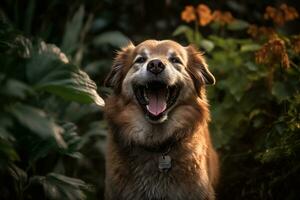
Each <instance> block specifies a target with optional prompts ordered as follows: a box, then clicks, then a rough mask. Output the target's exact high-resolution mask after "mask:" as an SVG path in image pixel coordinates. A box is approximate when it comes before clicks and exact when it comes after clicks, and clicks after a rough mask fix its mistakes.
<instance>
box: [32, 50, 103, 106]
mask: <svg viewBox="0 0 300 200" xmlns="http://www.w3.org/2000/svg"><path fill="white" fill-rule="evenodd" d="M45 48H46V49H45V50H43V51H42V52H41V53H38V54H35V55H34V56H33V57H32V58H31V59H30V62H29V63H28V64H27V68H26V69H27V71H26V72H27V76H28V79H29V81H30V83H31V84H33V86H34V87H35V88H36V89H37V90H44V91H47V92H50V93H52V94H55V95H58V96H61V97H63V98H65V99H68V100H73V101H77V102H81V103H96V104H97V105H99V106H103V105H104V101H103V99H102V98H101V97H100V96H99V95H98V94H97V91H96V89H97V86H96V84H95V83H94V82H93V81H92V80H91V79H90V78H89V76H88V75H87V74H86V73H85V72H84V71H82V70H80V69H79V68H78V67H76V66H75V65H73V64H70V63H64V62H62V61H61V60H59V59H57V56H55V55H56V54H57V50H56V49H54V51H55V52H54V53H53V52H52V51H51V49H53V48H52V46H50V47H49V48H50V49H49V48H48V47H45ZM58 55H60V54H59V53H58Z"/></svg>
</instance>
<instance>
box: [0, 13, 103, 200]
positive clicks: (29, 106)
mask: <svg viewBox="0 0 300 200" xmlns="http://www.w3.org/2000/svg"><path fill="white" fill-rule="evenodd" d="M0 27H1V29H0V44H1V54H0V61H1V70H0V82H1V84H0V85H1V86H0V96H1V98H0V102H1V106H0V110H1V112H0V113H1V114H0V154H1V157H0V176H1V187H0V191H1V199H32V198H43V197H44V198H47V199H65V198H66V199H86V194H87V193H86V192H91V191H92V188H91V187H90V186H89V185H88V184H87V183H86V182H85V181H83V180H80V179H78V178H77V177H76V172H74V173H67V170H66V169H68V168H69V164H68V163H65V160H66V159H71V160H73V162H82V153H81V152H80V150H81V149H82V147H83V146H84V145H85V144H86V143H87V141H86V140H87V139H88V137H90V136H89V135H88V134H87V135H82V136H81V135H79V134H78V130H77V126H76V125H75V124H74V122H72V121H71V120H69V119H67V118H66V114H65V112H66V110H67V109H68V108H69V107H70V106H71V105H73V104H75V105H78V104H76V103H68V102H67V101H66V100H68V101H74V102H80V103H87V104H91V103H94V105H91V106H89V107H90V108H91V109H92V111H93V112H95V111H99V106H103V105H104V102H103V100H102V98H101V97H100V96H99V95H98V94H97V91H96V84H95V83H94V82H93V81H92V80H91V79H90V78H89V76H88V75H87V74H86V73H85V72H84V71H82V70H80V69H79V68H78V67H77V66H75V65H73V64H71V63H70V62H69V60H68V59H67V57H66V56H65V55H64V54H63V53H62V52H61V51H60V49H59V48H58V47H56V46H55V45H52V44H46V43H45V42H43V41H41V40H30V39H28V38H26V37H25V36H23V35H22V34H20V33H19V32H18V31H16V30H15V29H14V28H13V27H11V26H10V25H9V24H7V23H6V22H5V21H4V19H1V22H0ZM64 99H65V100H64ZM76 110H77V111H76ZM57 111H59V112H60V113H59V112H57ZM74 111H75V112H78V111H80V109H78V107H77V108H76V109H73V112H74ZM85 114H86V113H85ZM50 160H51V161H50ZM45 164H46V165H45ZM39 188H43V189H39ZM38 189H39V190H38Z"/></svg>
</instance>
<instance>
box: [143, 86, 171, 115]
mask: <svg viewBox="0 0 300 200" xmlns="http://www.w3.org/2000/svg"><path fill="white" fill-rule="evenodd" d="M165 92H166V91H165V90H164V89H157V90H151V91H148V95H147V96H148V99H149V104H148V105H147V110H148V111H149V112H150V113H151V114H152V115H155V116H158V115H159V114H161V113H162V112H164V111H165V110H166V107H167V102H166V97H165Z"/></svg>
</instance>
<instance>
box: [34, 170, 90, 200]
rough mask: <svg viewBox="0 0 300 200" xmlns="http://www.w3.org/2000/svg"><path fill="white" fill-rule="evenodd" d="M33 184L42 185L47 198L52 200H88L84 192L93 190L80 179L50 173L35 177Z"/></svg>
mask: <svg viewBox="0 0 300 200" xmlns="http://www.w3.org/2000/svg"><path fill="white" fill-rule="evenodd" d="M31 183H38V184H42V186H43V188H44V192H45V196H46V198H47V199H50V200H61V199H72V200H83V199H86V194H85V192H84V191H90V190H91V189H92V188H91V186H90V185H88V184H87V183H85V182H84V181H82V180H80V179H76V178H71V177H67V176H64V175H61V174H57V173H50V174H48V175H47V176H35V177H33V178H32V179H31Z"/></svg>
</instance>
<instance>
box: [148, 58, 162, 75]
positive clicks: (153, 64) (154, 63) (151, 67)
mask: <svg viewBox="0 0 300 200" xmlns="http://www.w3.org/2000/svg"><path fill="white" fill-rule="evenodd" d="M164 69H165V65H164V63H162V62H161V61H160V60H158V59H155V60H151V61H150V62H149V63H148V65H147V70H148V71H149V72H151V73H153V74H155V75H157V74H159V73H161V72H162V71H164Z"/></svg>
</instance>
